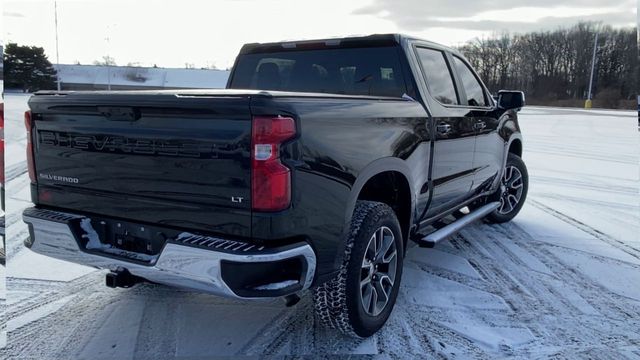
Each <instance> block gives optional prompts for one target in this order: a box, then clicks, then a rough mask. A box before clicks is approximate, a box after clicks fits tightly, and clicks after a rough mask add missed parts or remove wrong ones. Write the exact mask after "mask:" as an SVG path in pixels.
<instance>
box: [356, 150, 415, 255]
mask: <svg viewBox="0 0 640 360" xmlns="http://www.w3.org/2000/svg"><path fill="white" fill-rule="evenodd" d="M410 174H411V172H410V169H409V166H408V165H407V164H406V163H405V162H404V161H403V160H401V159H399V158H393V157H388V158H382V159H378V160H376V161H373V162H372V163H370V164H369V165H367V166H366V167H365V168H364V169H363V170H362V171H361V172H360V173H359V175H358V177H357V178H356V181H355V182H354V184H353V186H352V188H351V192H350V195H349V200H348V202H347V209H346V212H345V229H349V226H350V224H351V217H352V215H353V211H354V209H355V206H356V202H357V201H358V200H370V201H379V202H383V203H386V204H388V205H389V206H391V208H393V209H394V211H395V212H396V216H397V217H398V221H399V222H400V227H401V229H402V233H403V234H402V236H403V240H404V245H405V249H406V244H407V240H408V238H409V234H410V230H411V226H412V225H413V220H414V213H415V204H416V195H415V191H414V190H413V188H414V187H413V180H412V177H411V175H410ZM385 185H393V193H387V192H382V193H379V192H375V191H374V190H375V189H379V188H381V187H382V188H384V187H385ZM394 200H395V201H394ZM405 202H406V204H405Z"/></svg>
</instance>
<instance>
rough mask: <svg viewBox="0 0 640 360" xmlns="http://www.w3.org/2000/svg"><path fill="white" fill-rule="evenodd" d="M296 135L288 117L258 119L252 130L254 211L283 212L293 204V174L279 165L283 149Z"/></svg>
mask: <svg viewBox="0 0 640 360" xmlns="http://www.w3.org/2000/svg"><path fill="white" fill-rule="evenodd" d="M295 135H296V123H295V121H294V120H293V119H292V118H289V117H282V116H276V117H270V116H269V117H267V116H256V117H254V118H253V122H252V129H251V208H252V209H253V210H256V211H280V210H284V209H286V208H288V207H289V205H290V204H291V170H289V168H288V167H286V166H285V165H284V164H282V162H281V161H280V145H281V144H282V143H284V142H285V141H287V140H289V139H291V138H293V137H294V136H295Z"/></svg>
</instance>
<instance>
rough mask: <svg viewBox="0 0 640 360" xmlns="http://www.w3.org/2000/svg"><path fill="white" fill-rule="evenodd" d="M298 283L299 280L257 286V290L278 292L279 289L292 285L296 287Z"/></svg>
mask: <svg viewBox="0 0 640 360" xmlns="http://www.w3.org/2000/svg"><path fill="white" fill-rule="evenodd" d="M297 283H298V280H286V281H280V282H277V283H272V284H265V285H260V286H256V288H255V289H256V290H278V289H284V288H286V287H288V286H291V285H295V284H297Z"/></svg>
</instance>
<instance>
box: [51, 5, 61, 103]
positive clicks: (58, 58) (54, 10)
mask: <svg viewBox="0 0 640 360" xmlns="http://www.w3.org/2000/svg"><path fill="white" fill-rule="evenodd" d="M53 13H54V17H55V23H56V67H57V69H56V70H57V71H56V82H57V83H58V91H60V90H61V88H62V86H61V84H60V52H59V50H58V1H54V2H53Z"/></svg>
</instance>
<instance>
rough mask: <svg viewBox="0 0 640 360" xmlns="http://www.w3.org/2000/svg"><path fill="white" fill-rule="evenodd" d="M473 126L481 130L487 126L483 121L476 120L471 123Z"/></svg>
mask: <svg viewBox="0 0 640 360" xmlns="http://www.w3.org/2000/svg"><path fill="white" fill-rule="evenodd" d="M473 127H474V128H475V129H476V130H482V129H484V128H486V127H487V123H485V122H484V121H478V122H477V123H475V124H473Z"/></svg>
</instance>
